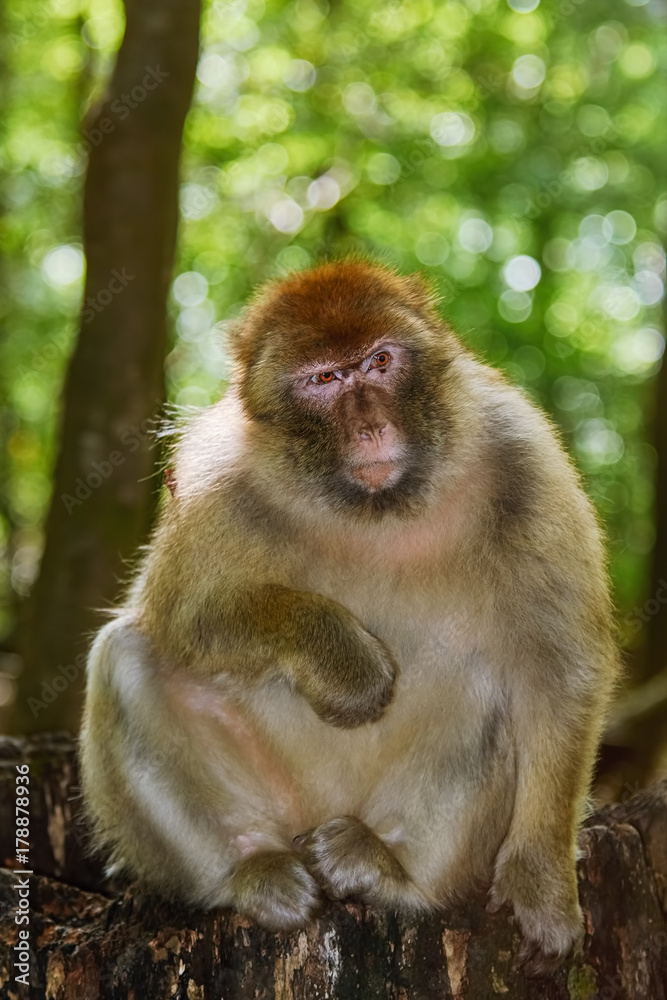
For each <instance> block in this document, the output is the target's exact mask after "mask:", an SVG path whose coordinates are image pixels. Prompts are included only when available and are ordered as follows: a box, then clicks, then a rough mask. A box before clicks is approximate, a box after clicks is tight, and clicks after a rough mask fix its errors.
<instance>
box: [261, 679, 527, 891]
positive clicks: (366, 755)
mask: <svg viewBox="0 0 667 1000" xmlns="http://www.w3.org/2000/svg"><path fill="white" fill-rule="evenodd" d="M453 673H456V672H455V671H454V672H453ZM461 676H462V672H461V673H459V674H458V677H457V678H456V679H452V678H451V677H447V676H444V677H441V678H439V679H437V678H436V679H432V680H431V683H429V685H428V686H426V687H424V686H422V685H421V684H419V685H417V686H416V687H415V689H414V690H411V683H410V677H409V676H408V677H404V678H403V680H402V681H401V682H399V685H398V688H397V690H396V693H395V697H394V700H393V702H392V704H391V705H390V706H389V708H388V709H387V711H386V713H385V715H384V716H383V717H382V718H381V719H380V720H379V721H377V722H373V723H367V724H365V725H362V726H359V727H358V728H356V729H347V730H346V729H337V728H335V727H332V726H329V725H327V724H326V723H324V722H322V721H321V720H320V719H318V718H317V716H316V715H315V713H314V712H313V711H312V709H311V708H310V706H309V705H308V704H307V703H306V702H305V701H304V700H303V699H302V698H300V697H299V696H298V695H297V694H294V693H293V692H291V691H290V690H288V689H287V688H286V687H285V686H282V685H279V684H275V685H268V686H266V687H265V688H263V689H261V690H258V691H256V692H255V693H254V694H253V696H252V698H251V699H250V701H249V702H248V703H247V708H246V711H247V712H248V718H251V719H252V720H254V721H253V728H254V729H255V730H256V731H257V732H261V733H262V734H263V737H262V738H263V740H264V741H266V742H265V744H264V745H265V750H266V753H267V757H268V758H269V759H271V760H273V761H280V766H281V773H282V774H283V775H289V776H290V778H289V784H290V787H291V788H292V790H293V792H294V803H295V805H296V806H297V807H298V808H296V809H295V812H294V814H293V815H292V816H289V817H288V827H289V832H290V833H291V832H292V831H293V832H294V835H296V834H298V833H303V832H305V831H306V830H308V829H312V828H314V827H317V826H319V825H320V824H321V823H323V822H326V821H327V820H329V819H331V818H332V817H336V816H343V815H353V816H356V817H357V818H359V819H361V820H362V821H363V822H364V823H366V824H367V825H368V826H369V827H370V828H371V829H372V830H373V831H374V832H375V833H376V834H377V835H378V836H379V837H380V838H381V839H382V840H383V841H384V842H385V843H386V844H387V846H389V847H390V848H391V849H392V851H393V852H394V854H395V855H396V857H397V858H398V859H399V860H400V862H401V863H402V865H403V867H404V868H405V870H406V871H407V873H408V874H409V876H410V877H411V879H412V881H413V882H414V883H415V884H416V885H417V886H418V887H419V888H420V890H421V891H422V893H423V895H424V896H425V897H426V898H430V899H431V900H432V901H433V902H434V903H435V902H444V901H447V900H448V899H449V898H454V897H456V896H458V895H460V894H462V893H464V892H465V891H466V890H467V889H468V888H469V887H470V886H471V885H472V884H475V883H478V882H486V881H489V880H490V878H491V875H492V870H493V864H494V861H495V858H496V855H497V852H498V849H499V847H500V845H501V843H502V841H503V840H504V838H505V835H506V833H507V830H508V827H509V823H510V818H511V814H512V808H513V803H514V783H515V776H514V764H513V752H512V746H511V740H510V736H509V732H508V729H507V727H506V724H505V723H506V719H505V716H504V712H503V709H502V704H501V703H502V699H500V698H499V699H497V700H495V701H494V700H493V699H491V700H490V701H489V704H485V700H486V698H484V699H480V697H479V693H478V692H476V691H475V690H474V685H473V690H470V686H469V685H468V686H467V685H466V684H465V683H463V682H462V681H461V679H460V678H461ZM258 777H260V778H261V780H262V783H263V785H264V787H265V789H266V790H267V792H268V794H269V796H270V798H272V797H273V789H272V787H271V778H270V775H269V772H268V770H267V771H265V772H264V774H263V775H261V776H260V775H259V774H257V775H256V779H257V778H258ZM276 792H277V795H276V798H275V817H276V822H277V823H283V824H284V823H285V818H286V813H285V804H286V800H285V797H284V795H282V794H281V792H280V786H277V787H276ZM299 824H301V828H300V829H299V828H298V827H299Z"/></svg>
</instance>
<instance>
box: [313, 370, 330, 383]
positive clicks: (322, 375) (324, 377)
mask: <svg viewBox="0 0 667 1000" xmlns="http://www.w3.org/2000/svg"><path fill="white" fill-rule="evenodd" d="M335 378H336V373H335V372H319V374H317V375H312V376H311V379H310V381H311V382H315V383H317V384H318V385H326V384H327V383H328V382H333V381H334V379H335Z"/></svg>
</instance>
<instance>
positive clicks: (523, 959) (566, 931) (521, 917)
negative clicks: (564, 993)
mask: <svg viewBox="0 0 667 1000" xmlns="http://www.w3.org/2000/svg"><path fill="white" fill-rule="evenodd" d="M516 895H517V892H514V893H513V892H512V890H511V888H510V887H509V885H507V884H505V886H504V887H503V888H501V885H500V884H499V883H498V882H496V883H495V884H494V886H493V887H492V889H491V891H490V893H489V902H488V904H487V907H486V909H487V912H488V913H493V914H495V913H497V912H498V911H499V910H500V909H501V907H502V906H503V905H504V904H505V903H508V904H509V905H510V906H512V907H513V909H514V914H515V916H516V918H517V920H518V922H519V926H520V927H521V931H522V935H523V939H522V942H521V945H520V947H519V951H518V952H517V955H516V957H515V959H514V967H515V968H516V969H521V971H522V972H523V973H524V975H526V976H531V977H532V976H544V975H548V974H549V973H550V972H552V971H553V970H554V969H557V968H558V966H559V965H561V964H562V962H563V961H564V960H565V959H566V958H567V956H568V955H569V954H570V953H571V952H572V950H573V949H575V948H577V947H578V946H579V945H580V943H581V941H582V939H583V933H584V931H583V918H582V914H581V909H580V908H579V903H578V901H577V899H576V895H575V896H574V898H572V899H569V898H568V894H564V895H562V896H560V897H559V898H557V896H556V895H554V893H553V891H550V890H549V889H548V888H547V887H544V892H543V900H542V903H541V905H540V904H539V903H537V901H536V902H535V903H534V904H533V905H525V904H521V903H519V902H517V900H516V898H514V899H513V898H512V896H515V897H516ZM536 895H539V891H538V892H536ZM549 900H551V905H550V903H549Z"/></svg>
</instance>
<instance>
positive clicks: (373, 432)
mask: <svg viewBox="0 0 667 1000" xmlns="http://www.w3.org/2000/svg"><path fill="white" fill-rule="evenodd" d="M386 430H387V425H386V423H384V424H382V426H381V427H362V428H360V430H358V431H357V433H358V435H359V437H360V439H361V440H362V441H372V440H373V438H376V437H382V436H383V434H384V432H385V431H386Z"/></svg>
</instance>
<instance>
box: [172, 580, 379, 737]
mask: <svg viewBox="0 0 667 1000" xmlns="http://www.w3.org/2000/svg"><path fill="white" fill-rule="evenodd" d="M180 610H181V612H182V609H180ZM187 610H188V611H189V614H188V620H187V621H186V622H184V621H183V615H182V613H178V612H177V613H176V614H175V615H174V616H173V620H174V621H180V625H179V626H177V628H176V629H174V630H173V631H172V642H171V646H172V650H175V656H174V654H173V653H172V655H171V656H170V657H169V658H170V659H172V660H173V659H177V660H179V661H181V662H187V663H189V664H190V665H191V667H192V668H194V670H195V671H196V672H203V673H207V674H209V675H210V674H211V673H212V672H214V671H215V672H219V671H220V670H221V664H222V670H223V671H229V672H230V673H231V674H233V675H234V676H237V677H239V678H240V679H241V680H242V681H244V682H246V683H252V684H257V683H262V681H264V680H267V679H269V678H270V677H271V676H283V677H285V678H286V679H287V680H289V681H290V682H291V683H292V684H293V685H294V686H295V688H296V689H297V691H299V693H300V694H301V695H302V696H303V697H304V698H306V700H307V701H308V702H309V704H310V705H311V707H312V708H313V710H314V711H315V712H316V713H317V714H318V715H319V716H320V718H321V719H323V720H324V721H325V722H328V723H330V724H331V725H334V726H340V727H344V728H347V727H352V726H358V725H360V724H361V723H364V722H370V721H373V720H375V719H377V718H379V716H380V715H381V714H382V711H383V710H384V708H385V707H386V706H387V705H388V704H389V701H390V700H391V697H392V693H393V685H394V678H395V675H396V665H395V663H394V661H393V659H392V657H391V655H390V653H389V652H388V651H387V649H386V648H385V647H384V645H383V644H382V643H381V642H380V641H379V640H378V639H376V638H375V636H373V635H371V634H370V632H368V631H366V629H365V628H364V627H363V626H362V625H361V623H360V622H359V621H358V620H357V619H356V618H355V617H354V615H352V614H351V613H350V612H349V611H347V610H346V609H345V608H344V607H343V606H342V605H340V604H337V603H336V602H335V601H332V600H329V599H328V598H326V597H322V596H321V595H319V594H313V593H309V592H306V591H298V590H292V589H290V588H289V587H285V586H279V585H276V584H263V585H255V586H249V587H245V588H244V587H240V586H239V587H237V588H234V589H228V588H225V590H224V593H223V594H220V593H218V594H216V595H215V598H213V597H210V598H209V599H207V600H204V601H202V602H201V603H200V604H198V605H197V606H196V607H194V608H192V607H191V606H188V609H187ZM183 626H184V627H183ZM159 645H160V643H159V641H158V646H159Z"/></svg>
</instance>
